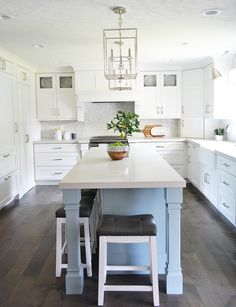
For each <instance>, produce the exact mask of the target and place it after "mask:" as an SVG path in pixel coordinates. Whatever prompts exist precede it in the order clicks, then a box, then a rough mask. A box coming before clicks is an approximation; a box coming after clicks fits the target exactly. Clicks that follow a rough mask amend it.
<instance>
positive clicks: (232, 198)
mask: <svg viewBox="0 0 236 307" xmlns="http://www.w3.org/2000/svg"><path fill="white" fill-rule="evenodd" d="M217 162H218V168H219V177H218V186H219V199H218V209H219V210H220V212H221V213H222V214H223V215H224V216H225V217H226V218H227V219H228V220H229V221H230V222H231V223H233V224H234V225H235V226H236V162H235V160H232V159H230V158H226V157H224V156H221V155H218V160H217Z"/></svg>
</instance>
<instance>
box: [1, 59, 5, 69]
mask: <svg viewBox="0 0 236 307" xmlns="http://www.w3.org/2000/svg"><path fill="white" fill-rule="evenodd" d="M2 70H6V61H5V60H2Z"/></svg>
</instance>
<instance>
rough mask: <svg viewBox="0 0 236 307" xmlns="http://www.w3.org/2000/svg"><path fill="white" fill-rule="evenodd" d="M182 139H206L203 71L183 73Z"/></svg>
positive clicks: (196, 70)
mask: <svg viewBox="0 0 236 307" xmlns="http://www.w3.org/2000/svg"><path fill="white" fill-rule="evenodd" d="M181 130H182V133H181V134H182V137H192V138H194V137H196V138H203V137H204V111H203V71H202V69H192V70H186V71H183V105H182V129H181Z"/></svg>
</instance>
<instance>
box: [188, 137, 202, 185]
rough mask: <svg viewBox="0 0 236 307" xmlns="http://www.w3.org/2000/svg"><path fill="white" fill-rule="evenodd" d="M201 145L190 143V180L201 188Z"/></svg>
mask: <svg viewBox="0 0 236 307" xmlns="http://www.w3.org/2000/svg"><path fill="white" fill-rule="evenodd" d="M199 176H200V172H199V145H197V144H195V143H191V142H188V179H189V180H190V181H191V182H192V184H194V185H195V186H196V187H197V188H198V187H199Z"/></svg>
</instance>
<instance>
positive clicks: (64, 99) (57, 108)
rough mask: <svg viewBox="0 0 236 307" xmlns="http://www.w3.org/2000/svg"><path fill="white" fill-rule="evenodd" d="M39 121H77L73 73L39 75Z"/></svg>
mask: <svg viewBox="0 0 236 307" xmlns="http://www.w3.org/2000/svg"><path fill="white" fill-rule="evenodd" d="M36 91H37V111H38V119H39V120H76V118H77V115H76V101H75V90H74V74H73V73H60V74H59V73H56V74H50V73H49V74H37V75H36Z"/></svg>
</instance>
